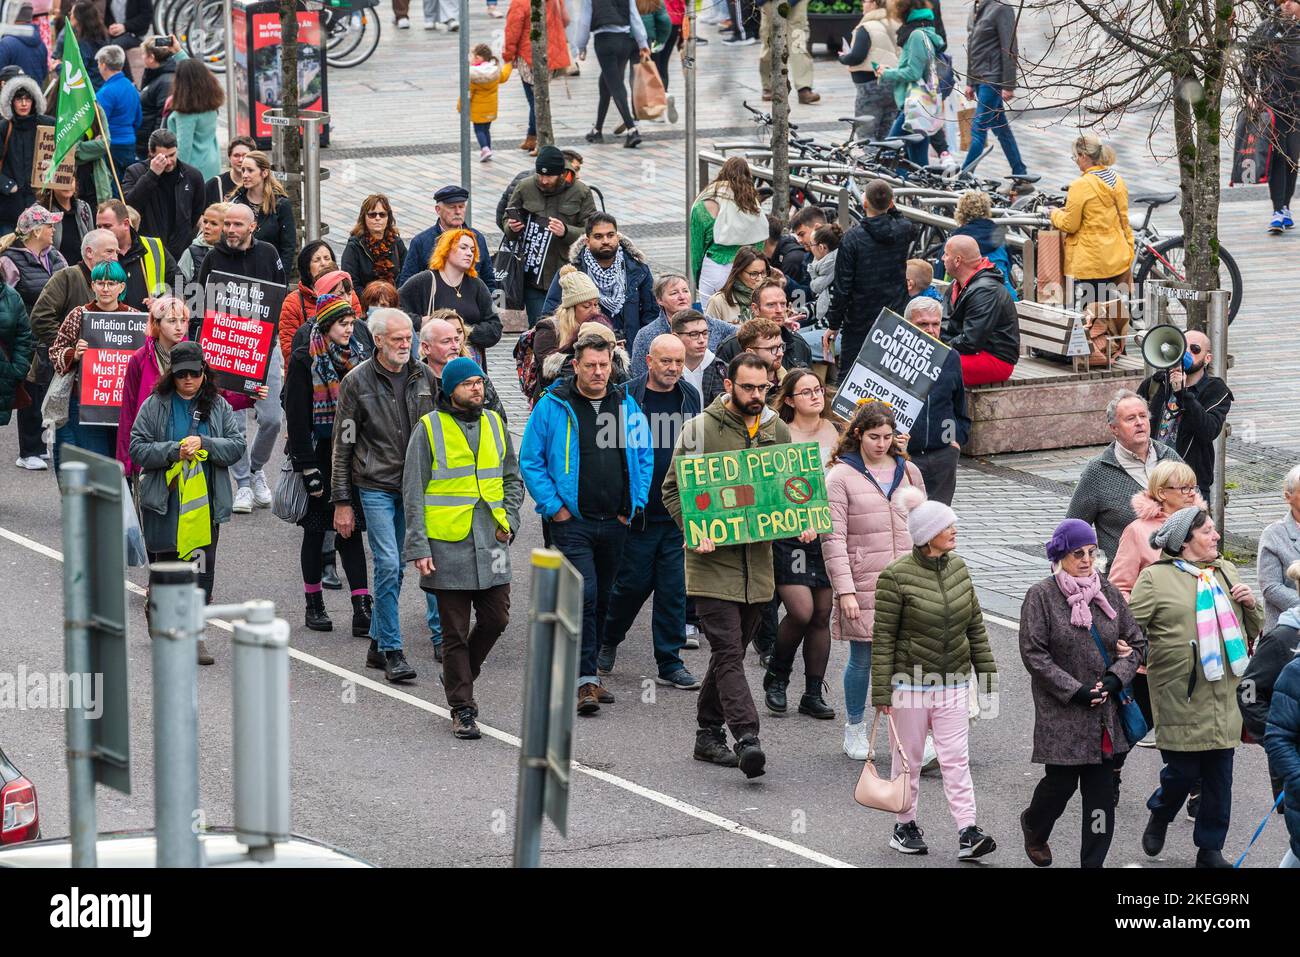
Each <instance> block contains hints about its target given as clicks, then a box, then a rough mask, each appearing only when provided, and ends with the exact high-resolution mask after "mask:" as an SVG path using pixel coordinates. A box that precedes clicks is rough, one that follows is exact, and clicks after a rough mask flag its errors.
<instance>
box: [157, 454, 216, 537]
mask: <svg viewBox="0 0 1300 957" xmlns="http://www.w3.org/2000/svg"><path fill="white" fill-rule="evenodd" d="M207 460H208V450H207V449H199V450H198V451H197V452H195V453H194V458H193V459H191V460H190V461H188V462H186V461H185V460H184V459H181V460H180V461H179V462H177V463H176V464H175V465H173V466H172V467H171V468H169V469H168V470H167V475H166V478H167V484H168V485H170V484H171V483H172V481H173V480H175V482H176V495H177V497H178V498H179V499H180V515H179V516H178V517H177V519H176V554H177V555H178V556H179V557H180V559H181V561H185V562H188V561H190V560H191V559H192V558H193V557H194V553H195V552H196V551H198V550H199V549H200V548H206V547H207V546H209V545H211V544H212V508H211V506H210V505H209V504H208V479H207V476H206V475H204V474H203V463H204V462H206V461H207Z"/></svg>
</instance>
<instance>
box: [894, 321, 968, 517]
mask: <svg viewBox="0 0 1300 957" xmlns="http://www.w3.org/2000/svg"><path fill="white" fill-rule="evenodd" d="M903 318H904V319H906V320H907V321H908V322H910V323H912V325H914V326H916V327H917V328H918V329H920V330H921V331H922V332H924V333H927V334H928V335H931V336H934V338H936V339H938V338H939V327H940V325H941V323H942V319H943V305H942V304H941V303H940V302H939V301H938V300H937V299H931V298H930V297H929V296H917V297H916V298H915V299H913V300H912V301H911V302H909V303H908V304H907V308H906V309H904V310H903ZM970 426H971V421H970V416H968V415H967V414H966V388H965V386H963V385H962V381H961V356H960V354H959V353H958V352H956V351H952V352H949V353H948V357H947V358H946V359H945V360H944V363H943V368H942V370H941V371H940V373H939V381H938V382H936V383H935V384H934V385H933V386H931V387H930V393H929V395H927V396H926V397H925V402H924V403H923V404H922V405H921V411H920V413H919V414H918V415H917V417H916V421H915V422H914V423H912V431H911V433H910V434H909V436H908V441H907V454H908V455H909V456H910V457H911V459H912V463H913V464H914V465H915V466H916V467H917V468H918V469H920V470H921V477H922V478H923V479H925V494H926V496H927V497H928V498H932V499H934V500H935V501H936V502H943V504H944V505H951V504H952V497H953V495H954V493H956V491H957V462H958V460H959V459H960V458H961V447H962V445H963V444H965V442H966V440H967V439H968V438H970Z"/></svg>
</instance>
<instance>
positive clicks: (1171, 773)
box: [1147, 748, 1233, 851]
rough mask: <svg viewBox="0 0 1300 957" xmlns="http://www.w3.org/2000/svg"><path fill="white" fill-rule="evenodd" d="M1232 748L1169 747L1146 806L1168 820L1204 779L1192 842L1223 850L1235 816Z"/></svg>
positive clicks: (1210, 848) (1160, 817)
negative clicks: (1186, 749)
mask: <svg viewBox="0 0 1300 957" xmlns="http://www.w3.org/2000/svg"><path fill="white" fill-rule="evenodd" d="M1232 755H1233V749H1232V748H1222V749H1219V750H1214V751H1166V750H1165V749H1164V748H1161V749H1160V757H1161V758H1163V759H1164V762H1165V766H1164V767H1163V768H1161V769H1160V786H1159V787H1158V788H1156V790H1155V793H1154V794H1152V795H1151V797H1150V798H1149V799H1148V800H1147V810H1148V811H1150V812H1151V813H1152V814H1154V815H1155V816H1156V817H1157V818H1158V819H1159V820H1161V821H1165V822H1166V823H1168V822H1169V821H1172V820H1173V819H1174V815H1176V814H1177V813H1178V809H1179V808H1181V807H1182V806H1183V802H1184V801H1186V800H1187V795H1188V794H1189V793H1190V792H1191V791H1193V790H1194V789H1195V785H1196V782H1197V781H1198V780H1199V781H1200V783H1201V806H1200V809H1199V810H1198V811H1197V812H1196V828H1195V830H1193V831H1192V842H1193V843H1194V844H1195V845H1196V846H1197V847H1198V848H1204V849H1206V850H1212V851H1221V850H1223V842H1224V841H1225V840H1226V839H1227V837H1228V824H1229V823H1231V820H1232Z"/></svg>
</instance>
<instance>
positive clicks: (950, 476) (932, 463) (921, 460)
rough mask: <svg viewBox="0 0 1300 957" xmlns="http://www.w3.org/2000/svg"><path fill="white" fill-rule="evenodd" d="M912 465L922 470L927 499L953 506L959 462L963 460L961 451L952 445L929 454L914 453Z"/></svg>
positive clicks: (933, 450)
mask: <svg viewBox="0 0 1300 957" xmlns="http://www.w3.org/2000/svg"><path fill="white" fill-rule="evenodd" d="M911 455H912V463H913V464H914V465H915V466H916V467H917V468H918V469H920V470H921V478H922V480H924V482H925V497H926V498H930V499H934V501H936V502H943V504H944V505H951V504H952V497H953V495H954V494H956V492H957V462H958V461H959V460H960V459H961V449H958V448H954V447H953V446H951V445H945V446H944V447H943V448H938V449H932V450H931V451H929V452H913V453H911Z"/></svg>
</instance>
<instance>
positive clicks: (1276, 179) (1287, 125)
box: [1268, 110, 1300, 210]
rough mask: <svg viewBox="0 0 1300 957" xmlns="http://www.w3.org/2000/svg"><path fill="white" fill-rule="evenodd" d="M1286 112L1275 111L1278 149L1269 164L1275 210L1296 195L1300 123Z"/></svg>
mask: <svg viewBox="0 0 1300 957" xmlns="http://www.w3.org/2000/svg"><path fill="white" fill-rule="evenodd" d="M1286 112H1287V111H1286V110H1278V111H1276V112H1275V113H1274V116H1275V117H1276V119H1277V128H1276V129H1275V130H1274V131H1273V136H1274V142H1275V143H1277V146H1278V149H1277V151H1276V152H1275V153H1274V154H1273V159H1272V161H1271V162H1270V163H1269V164H1268V195H1269V198H1270V199H1272V200H1273V209H1274V210H1279V209H1283V208H1285V207H1288V206H1290V205H1291V197H1293V196H1294V195H1295V181H1296V162H1297V160H1300V123H1298V122H1297V120H1296V118H1295V117H1288V116H1286V115H1285V114H1286Z"/></svg>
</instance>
